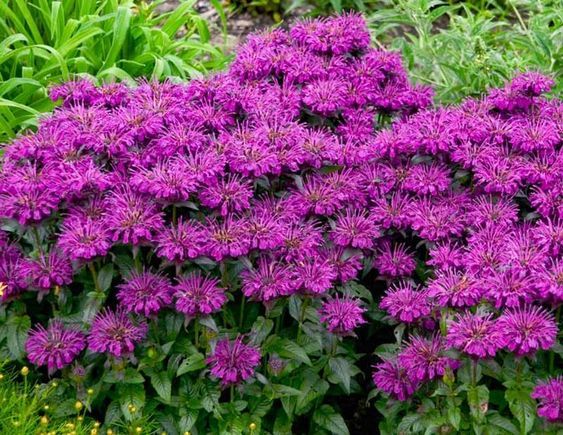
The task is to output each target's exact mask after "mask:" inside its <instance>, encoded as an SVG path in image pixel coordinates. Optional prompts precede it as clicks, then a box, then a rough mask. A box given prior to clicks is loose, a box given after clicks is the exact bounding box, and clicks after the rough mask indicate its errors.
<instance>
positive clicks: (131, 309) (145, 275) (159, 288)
mask: <svg viewBox="0 0 563 435" xmlns="http://www.w3.org/2000/svg"><path fill="white" fill-rule="evenodd" d="M118 288H119V291H118V293H117V298H118V299H119V302H120V304H121V307H122V308H123V310H124V311H126V312H128V313H137V314H144V315H145V316H147V317H148V316H151V315H153V314H157V313H158V312H159V311H160V310H161V309H162V307H164V306H166V305H169V304H170V302H172V285H171V284H170V282H169V281H168V279H166V278H165V277H163V276H160V275H155V274H153V273H151V272H142V273H139V272H132V273H131V276H130V277H129V278H128V279H126V281H125V283H124V284H120V285H119V287H118Z"/></svg>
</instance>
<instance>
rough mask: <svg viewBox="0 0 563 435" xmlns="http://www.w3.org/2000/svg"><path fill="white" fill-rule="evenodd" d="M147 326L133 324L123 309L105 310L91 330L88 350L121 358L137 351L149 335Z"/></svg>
mask: <svg viewBox="0 0 563 435" xmlns="http://www.w3.org/2000/svg"><path fill="white" fill-rule="evenodd" d="M147 330H148V328H147V324H146V323H144V322H133V321H132V320H131V318H130V317H129V316H128V315H127V313H126V312H125V311H124V310H123V309H118V310H117V311H110V310H109V309H107V308H104V309H103V310H102V311H101V312H99V313H98V314H97V315H96V317H95V318H94V321H93V322H92V327H91V328H90V333H89V335H88V349H90V350H91V351H93V352H99V353H104V352H108V353H110V354H111V355H113V356H115V357H117V358H120V357H122V356H125V355H127V354H130V353H132V352H133V351H134V350H135V344H137V343H139V342H141V341H142V340H143V339H144V338H145V336H146V334H147Z"/></svg>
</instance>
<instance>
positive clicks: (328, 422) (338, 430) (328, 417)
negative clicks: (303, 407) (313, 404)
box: [313, 405, 350, 435]
mask: <svg viewBox="0 0 563 435" xmlns="http://www.w3.org/2000/svg"><path fill="white" fill-rule="evenodd" d="M313 421H314V422H315V423H316V424H317V425H319V426H320V427H321V428H323V429H325V430H328V431H329V432H330V433H333V434H336V435H347V434H349V433H350V432H349V431H348V427H347V426H346V423H345V422H344V419H343V418H342V416H341V415H340V414H339V413H337V412H336V411H335V410H334V408H333V407H332V406H330V405H322V406H321V407H319V408H317V410H316V411H315V413H314V414H313Z"/></svg>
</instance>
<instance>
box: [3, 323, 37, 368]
mask: <svg viewBox="0 0 563 435" xmlns="http://www.w3.org/2000/svg"><path fill="white" fill-rule="evenodd" d="M29 328H31V319H30V318H29V316H12V317H10V319H9V320H8V322H7V324H6V336H7V339H8V350H9V352H10V355H11V356H12V358H13V359H22V358H23V357H24V355H25V342H26V340H27V333H28V331H29Z"/></svg>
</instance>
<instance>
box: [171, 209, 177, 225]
mask: <svg viewBox="0 0 563 435" xmlns="http://www.w3.org/2000/svg"><path fill="white" fill-rule="evenodd" d="M172 223H173V224H174V226H176V224H177V223H178V212H177V209H176V206H175V205H172Z"/></svg>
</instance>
